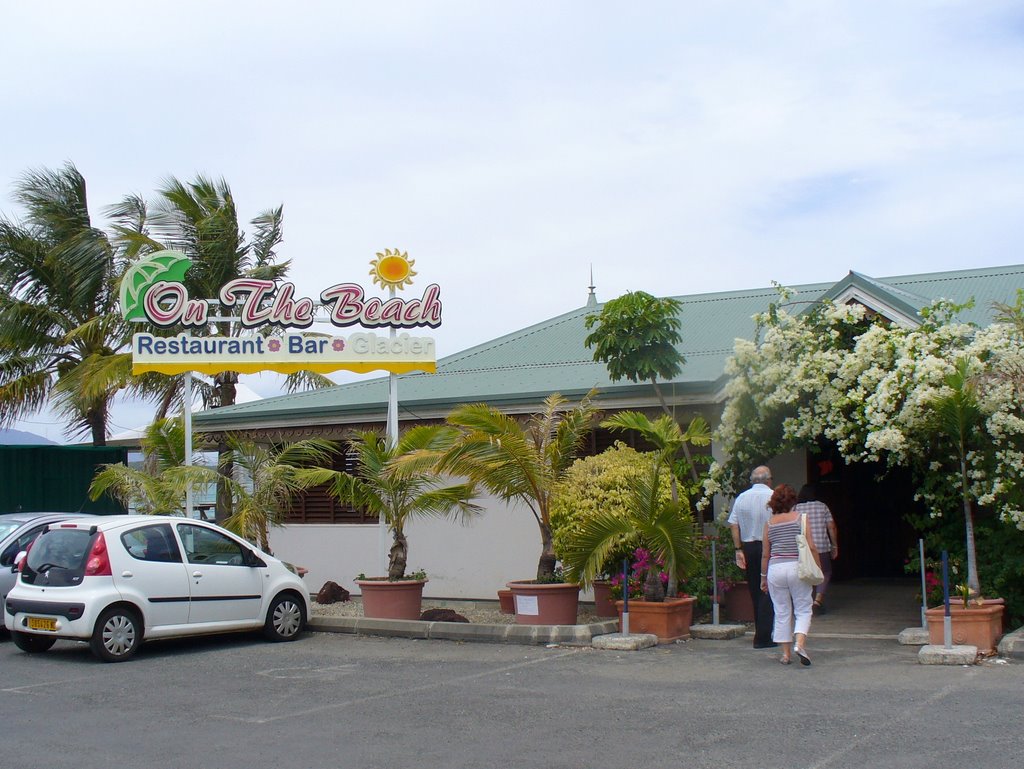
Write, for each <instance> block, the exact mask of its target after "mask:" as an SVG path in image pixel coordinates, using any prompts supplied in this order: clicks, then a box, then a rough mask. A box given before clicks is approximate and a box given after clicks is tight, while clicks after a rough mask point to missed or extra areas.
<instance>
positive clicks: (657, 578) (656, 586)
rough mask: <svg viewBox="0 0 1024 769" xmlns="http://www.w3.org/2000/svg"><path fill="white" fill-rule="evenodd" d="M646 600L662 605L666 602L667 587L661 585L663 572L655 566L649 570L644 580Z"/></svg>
mask: <svg viewBox="0 0 1024 769" xmlns="http://www.w3.org/2000/svg"><path fill="white" fill-rule="evenodd" d="M644 600H645V601H655V602H657V603H661V602H662V601H664V600H665V586H664V585H662V584H661V572H660V571H658V567H656V566H654V565H653V564H652V565H651V566H649V567H648V569H647V579H646V580H644Z"/></svg>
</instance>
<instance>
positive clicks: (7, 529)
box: [0, 521, 21, 539]
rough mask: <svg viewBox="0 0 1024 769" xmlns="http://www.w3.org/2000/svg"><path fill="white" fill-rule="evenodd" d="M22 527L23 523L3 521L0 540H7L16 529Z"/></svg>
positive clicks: (0, 525) (0, 524)
mask: <svg viewBox="0 0 1024 769" xmlns="http://www.w3.org/2000/svg"><path fill="white" fill-rule="evenodd" d="M19 526H21V521H2V522H0V539H7V535H8V534H10V533H11V532H12V531H14V530H15V529H16V528H18V527H19Z"/></svg>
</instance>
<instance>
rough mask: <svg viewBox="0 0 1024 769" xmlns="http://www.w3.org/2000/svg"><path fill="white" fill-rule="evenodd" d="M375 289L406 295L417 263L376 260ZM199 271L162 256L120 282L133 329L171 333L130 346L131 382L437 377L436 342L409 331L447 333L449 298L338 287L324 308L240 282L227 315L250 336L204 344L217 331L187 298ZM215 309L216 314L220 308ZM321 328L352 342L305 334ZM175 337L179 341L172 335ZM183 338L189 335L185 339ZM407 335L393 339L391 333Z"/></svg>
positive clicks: (280, 287)
mask: <svg viewBox="0 0 1024 769" xmlns="http://www.w3.org/2000/svg"><path fill="white" fill-rule="evenodd" d="M370 264H371V268H372V269H371V270H370V275H371V276H373V279H374V282H375V283H379V284H380V285H381V286H382V287H386V288H402V287H404V286H405V285H407V284H409V283H411V282H412V281H411V278H412V276H413V275H415V274H416V273H415V272H414V271H413V270H412V265H413V264H414V262H413V260H411V259H409V258H408V256H407V255H406V254H404V253H400V252H398V251H397V250H396V251H394V252H392V251H391V250H385V251H384V252H383V253H378V254H377V259H375V260H373V261H372V262H371V263H370ZM190 266H191V261H190V260H189V259H188V257H186V256H185V255H184V254H182V253H180V252H177V251H159V252H156V253H154V254H151V255H149V256H148V257H146V258H145V259H142V260H140V261H138V262H136V263H135V264H134V265H132V267H131V268H129V270H128V271H127V272H126V273H125V276H124V278H123V280H122V281H121V293H120V299H121V311H122V313H123V314H124V317H125V319H126V320H130V321H146V322H148V323H149V324H151V325H152V326H155V327H156V328H157V329H160V330H162V331H163V333H161V332H160V331H156V332H140V333H137V334H135V335H134V336H133V337H132V373H133V374H141V373H143V372H147V371H157V372H160V373H163V374H179V373H182V372H185V371H198V372H201V373H204V374H217V373H219V372H222V371H237V372H239V373H245V374H250V373H255V372H258V371H276V372H278V373H282V374H292V373H295V372H297V371H316V372H318V373H328V372H331V371H340V370H347V371H357V372H367V371H375V370H381V371H390V372H392V373H396V374H400V373H405V372H408V371H427V372H431V373H432V372H434V371H435V370H436V368H437V365H436V364H437V356H436V352H435V348H434V340H433V338H432V337H428V336H418V335H414V334H411V333H409V331H408V329H415V328H417V327H423V326H426V327H428V328H437V327H438V326H440V325H441V289H440V287H439V286H438V285H437V284H436V283H435V284H431V285H429V286H427V288H426V290H425V291H424V292H423V294H422V295H421V296H420V297H419V298H416V299H408V300H407V299H402V298H399V297H396V296H392V297H391V298H389V299H380V298H377V297H367V296H366V293H365V291H364V290H363V287H362V286H360V285H358V284H355V283H339V284H336V285H333V286H330V287H329V288H326V289H324V290H323V291H321V292H320V297H319V300H320V301H319V302H314V301H313V300H312V299H311V298H309V297H300V296H297V295H296V293H295V286H294V284H292V283H277V282H275V281H270V280H257V279H253V278H237V279H235V280H231V281H229V282H228V283H226V284H225V285H224V286H223V287H222V288H221V289H220V293H219V296H218V297H217V300H216V301H217V302H219V307H220V308H227V309H229V310H230V309H231V308H238V310H237V315H232V318H231V322H232V323H237V324H238V325H239V326H240V327H241V328H242V329H243V333H242V334H239V335H233V336H209V335H206V334H205V332H207V331H208V330H209V329H210V328H211V327H216V324H217V323H218V322H219V319H218V318H215V317H214V316H213V315H211V301H210V300H207V299H197V298H193V297H190V296H189V293H188V289H187V288H186V286H185V284H184V282H183V281H184V279H185V272H186V271H187V270H188V268H189V267H190ZM214 307H215V308H216V307H217V305H216V304H214ZM315 321H323V322H327V323H330V324H331V325H333V326H335V327H337V328H339V329H349V328H351V327H353V326H358V327H361V330H358V331H353V332H352V333H345V334H328V333H321V332H311V331H308V330H307V331H304V329H309V328H310V327H311V326H312V325H313V323H314V322H315ZM171 329H176V333H169V332H170V330H171ZM182 329H184V330H182ZM392 329H395V330H396V331H397V330H400V331H401V333H395V334H392V332H391V330H392Z"/></svg>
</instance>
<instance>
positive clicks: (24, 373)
mask: <svg viewBox="0 0 1024 769" xmlns="http://www.w3.org/2000/svg"><path fill="white" fill-rule="evenodd" d="M15 199H16V200H17V201H18V202H19V203H20V204H21V205H22V206H23V207H24V208H25V211H26V214H25V218H24V221H23V222H22V223H16V222H13V221H10V220H8V219H6V218H0V426H8V425H10V424H12V423H13V422H14V421H16V420H17V419H19V418H21V417H23V416H25V415H28V414H31V413H33V412H35V411H37V410H38V409H40V408H42V407H43V406H45V405H47V404H50V405H51V406H52V407H53V408H54V409H55V410H56V412H57V413H58V414H59V415H61V416H62V417H64V418H66V419H67V423H68V426H67V429H66V435H67V436H68V437H76V436H80V435H88V436H89V437H90V438H91V439H92V443H93V445H95V446H103V445H105V444H106V435H107V425H108V421H109V412H110V406H111V403H112V401H113V398H114V395H115V394H116V393H117V391H118V390H120V389H121V388H123V387H124V386H126V385H127V383H128V379H129V377H128V375H127V369H126V367H125V366H123V365H117V363H116V360H115V355H116V353H117V352H118V351H120V350H122V349H123V348H124V347H126V345H127V343H128V337H129V332H128V329H127V328H126V327H125V325H124V323H123V322H122V321H121V319H120V317H119V315H118V313H117V291H116V283H117V278H118V276H119V275H120V273H121V269H122V267H123V259H122V258H121V257H120V256H119V255H118V253H117V251H116V250H115V248H114V247H112V245H111V242H110V240H109V239H108V237H107V235H106V234H104V233H103V232H102V231H101V230H99V229H97V228H96V227H94V226H93V224H92V219H91V216H90V214H89V207H88V200H87V195H86V185H85V179H84V177H83V176H82V175H81V173H79V171H78V169H76V168H75V167H74V166H73V165H72V164H70V163H68V164H66V165H65V166H63V167H62V168H60V169H58V170H56V171H51V170H46V169H44V170H40V171H31V172H28V173H26V174H25V176H24V177H23V178H22V179H21V180H20V181H19V182H17V184H16V186H15ZM126 228H127V225H126ZM112 363H113V365H111V364H112ZM83 371H87V372H88V375H83Z"/></svg>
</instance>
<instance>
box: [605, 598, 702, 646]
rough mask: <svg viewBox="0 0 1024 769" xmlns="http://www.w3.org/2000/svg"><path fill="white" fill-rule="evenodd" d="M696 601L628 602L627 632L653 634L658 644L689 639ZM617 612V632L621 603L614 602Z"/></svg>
mask: <svg viewBox="0 0 1024 769" xmlns="http://www.w3.org/2000/svg"><path fill="white" fill-rule="evenodd" d="M695 600H696V599H694V598H691V597H689V596H687V597H686V598H675V599H673V600H669V601H662V602H660V603H659V602H655V601H638V600H636V599H631V600H630V602H629V632H630V633H653V634H654V635H656V636H658V643H672V642H673V641H678V640H680V639H684V638H689V637H690V625H692V624H693V603H694V601H695ZM615 606H616V608H617V609H618V611H619V630H621V629H622V601H616V602H615Z"/></svg>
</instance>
